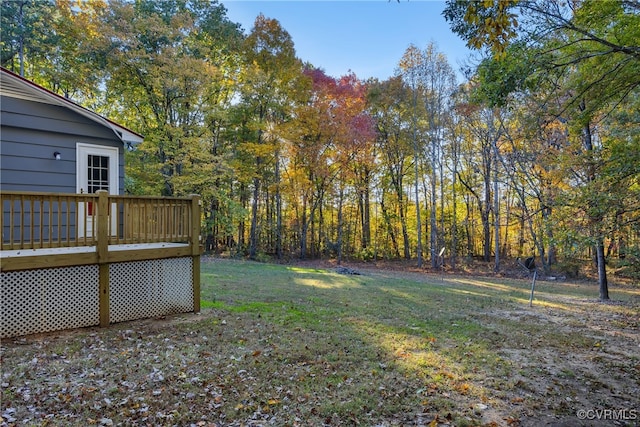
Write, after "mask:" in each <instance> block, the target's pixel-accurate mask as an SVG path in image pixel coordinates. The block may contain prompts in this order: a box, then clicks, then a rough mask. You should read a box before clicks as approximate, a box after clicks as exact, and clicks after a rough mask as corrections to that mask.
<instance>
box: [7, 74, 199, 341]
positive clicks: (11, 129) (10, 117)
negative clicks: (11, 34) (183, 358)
mask: <svg viewBox="0 0 640 427" xmlns="http://www.w3.org/2000/svg"><path fill="white" fill-rule="evenodd" d="M0 77H1V79H0V110H1V115H0V168H1V169H0V198H1V204H2V214H1V215H0V230H1V231H2V242H1V243H2V250H1V251H0V286H1V291H2V292H1V294H2V299H1V301H0V314H1V318H0V338H5V337H11V336H18V335H26V334H31V333H38V332H48V331H53V330H59V329H70V328H77V327H86V326H95V325H100V326H107V325H109V324H111V323H115V322H122V321H129V320H135V319H141V318H148V317H156V316H163V315H167V314H173V313H181V312H187V311H196V312H197V311H199V309H200V305H199V299H200V295H199V294H200V276H199V270H200V260H199V257H200V243H199V242H200V222H201V217H200V206H199V197H198V196H197V195H194V196H192V197H188V198H166V197H151V196H149V197H139V196H127V195H124V171H125V165H124V151H125V150H126V149H128V148H130V147H133V146H135V144H139V143H140V142H142V140H143V138H142V136H141V135H139V134H138V133H136V132H134V131H132V130H130V129H127V128H126V127H124V126H121V125H119V124H117V123H115V122H113V121H110V120H108V119H106V118H104V117H102V116H100V115H99V114H97V113H95V112H93V111H91V110H88V109H86V108H84V107H82V106H80V105H78V104H76V103H74V102H72V101H70V100H68V99H66V98H64V97H61V96H59V95H57V94H55V93H53V92H51V91H49V90H47V89H45V88H43V87H41V86H39V85H37V84H35V83H33V82H30V81H29V80H27V79H24V78H22V77H20V76H18V75H16V74H14V73H12V72H10V71H8V70H5V69H0Z"/></svg>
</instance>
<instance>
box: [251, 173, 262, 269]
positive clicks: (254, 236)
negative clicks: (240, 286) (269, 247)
mask: <svg viewBox="0 0 640 427" xmlns="http://www.w3.org/2000/svg"><path fill="white" fill-rule="evenodd" d="M259 197H260V179H259V178H254V179H253V201H252V202H251V229H250V230H249V258H251V259H255V258H256V255H257V252H258V199H259Z"/></svg>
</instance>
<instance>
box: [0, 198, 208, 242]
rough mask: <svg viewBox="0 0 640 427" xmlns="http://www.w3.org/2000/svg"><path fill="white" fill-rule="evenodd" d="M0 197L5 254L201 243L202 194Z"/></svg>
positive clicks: (0, 218) (0, 221)
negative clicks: (97, 246)
mask: <svg viewBox="0 0 640 427" xmlns="http://www.w3.org/2000/svg"><path fill="white" fill-rule="evenodd" d="M0 198H1V204H2V215H0V230H2V250H20V249H41V248H61V247H74V246H96V245H98V242H100V243H102V244H104V242H107V243H106V244H112V245H118V244H134V243H157V242H168V243H192V244H196V245H197V244H198V243H197V239H198V237H199V227H200V221H199V212H200V210H199V209H197V208H196V207H197V204H198V203H199V201H198V196H192V197H190V198H176V197H140V196H114V195H109V194H108V193H107V192H106V191H100V192H98V193H97V194H64V193H39V192H16V191H5V192H2V193H1V194H0ZM103 236H104V237H103Z"/></svg>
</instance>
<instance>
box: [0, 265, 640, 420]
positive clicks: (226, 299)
mask: <svg viewBox="0 0 640 427" xmlns="http://www.w3.org/2000/svg"><path fill="white" fill-rule="evenodd" d="M360 272H361V273H362V274H361V275H341V274H338V273H336V272H335V271H333V270H324V269H314V268H308V267H301V266H281V265H271V264H260V263H253V262H243V261H232V260H215V259H206V258H204V259H203V262H202V273H201V277H202V307H203V310H202V313H200V314H184V315H177V316H170V317H167V318H164V319H152V320H145V321H138V322H127V323H122V324H116V325H112V326H111V327H110V328H106V329H100V328H88V329H80V330H75V331H64V332H59V333H51V334H42V335H34V336H29V337H23V338H16V339H13V340H4V341H3V342H2V368H1V369H2V380H1V392H2V394H1V406H0V410H1V413H0V415H1V416H2V420H0V424H1V425H9V426H10V425H20V426H22V425H34V426H35V425H56V426H76V425H77V426H84V425H91V424H93V425H140V426H146V425H153V426H155V425H161V426H165V425H167V426H169V425H177V426H190V425H194V426H227V425H228V426H259V425H265V426H267V425H274V426H323V425H331V426H339V425H361V426H411V425H418V426H447V425H449V426H483V425H484V426H540V425H556V426H580V425H585V426H587V425H596V426H599V425H602V426H605V425H606V426H609V425H629V426H636V425H639V424H640V398H639V396H640V288H638V287H629V286H627V287H617V286H615V287H612V288H611V296H612V298H613V299H614V301H613V302H612V303H609V304H601V303H598V302H597V295H598V290H597V287H596V285H595V284H593V283H589V284H586V283H558V282H538V284H537V287H536V295H535V300H534V305H533V307H529V306H528V300H529V286H530V282H529V281H528V280H515V279H498V278H480V277H471V276H453V275H446V276H440V275H431V274H426V273H415V272H398V271H395V272H394V271H384V270H376V269H362V270H360ZM607 411H608V412H607ZM585 417H586V418H587V419H584V420H581V419H580V418H585ZM614 419H615V420H614Z"/></svg>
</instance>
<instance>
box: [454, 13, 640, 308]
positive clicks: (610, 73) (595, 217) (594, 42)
mask: <svg viewBox="0 0 640 427" xmlns="http://www.w3.org/2000/svg"><path fill="white" fill-rule="evenodd" d="M516 7H519V8H520V14H519V17H520V18H519V19H520V20H521V22H522V23H524V25H520V26H517V21H516V18H515V16H516V15H515V14H514V13H513V12H514V11H515V8H516ZM639 11H640V8H639V7H638V5H637V3H635V2H627V1H624V0H617V1H614V0H610V1H581V2H555V1H551V0H537V1H526V2H525V1H522V2H501V1H497V2H494V1H490V2H483V3H480V2H471V3H467V4H465V3H463V2H460V1H450V2H448V6H447V9H446V10H445V17H446V18H447V20H449V22H450V23H451V25H452V28H453V29H454V31H456V32H458V34H460V35H461V36H462V37H463V38H465V39H466V40H467V41H468V42H469V43H471V45H473V46H474V47H478V48H479V47H482V46H484V47H488V48H491V49H492V50H493V52H494V53H495V54H496V55H495V56H494V58H493V61H495V62H496V63H500V62H501V61H503V60H504V59H505V57H508V56H509V51H508V49H506V48H505V47H506V45H507V42H508V41H509V40H510V39H514V38H515V39H517V41H518V43H520V44H522V45H523V46H526V47H530V48H532V49H533V50H534V52H536V55H535V56H528V57H526V61H525V62H524V63H523V65H524V69H526V70H527V71H528V73H529V75H534V76H535V79H536V80H537V81H542V80H541V79H543V80H546V81H548V82H549V83H550V85H549V87H552V88H553V90H552V91H550V92H549V93H548V95H549V97H548V98H547V101H546V105H547V106H548V109H549V110H550V111H551V114H552V115H553V116H555V117H556V118H557V119H560V120H563V121H566V122H567V123H568V130H569V132H570V135H569V139H570V140H573V141H574V143H573V146H572V147H573V148H572V150H571V151H569V152H568V153H567V154H568V157H567V158H565V161H564V163H563V164H564V165H566V166H567V167H568V169H565V170H566V171H567V172H568V173H569V174H570V175H568V178H567V179H569V177H571V180H570V183H571V187H570V190H569V191H568V192H567V196H566V197H568V198H567V199H563V200H564V201H565V202H567V201H568V200H572V199H573V198H574V197H576V198H577V199H580V200H581V202H582V203H583V206H586V207H588V208H587V209H586V212H585V215H586V218H587V219H588V221H587V225H589V227H587V230H588V234H589V235H590V236H591V243H592V245H593V247H594V250H595V253H596V254H597V256H596V259H597V266H598V275H599V279H598V282H599V287H600V298H601V299H603V300H606V299H608V298H609V296H608V283H607V277H606V265H605V261H606V259H605V254H604V240H605V236H606V235H607V232H606V229H604V228H602V227H601V225H602V224H603V220H604V218H605V217H607V216H608V214H607V212H608V211H607V206H611V205H610V204H608V203H606V202H605V201H604V200H602V198H601V197H600V196H599V193H598V192H597V191H593V190H594V188H598V185H597V184H596V183H597V182H601V180H603V179H605V180H606V178H607V177H606V176H603V175H602V171H603V170H605V168H604V167H603V165H604V163H603V162H604V158H603V157H602V152H606V151H607V150H608V147H607V145H606V144H605V145H603V143H604V141H605V139H603V138H602V134H601V129H602V121H603V118H605V117H607V115H610V114H613V113H615V111H616V110H617V109H618V108H619V107H620V106H621V105H624V103H626V102H627V99H628V98H629V97H630V96H633V94H635V93H636V92H637V89H638V87H639V86H640V77H639V76H640V46H639V42H640V14H639V13H638V12H639ZM483 17H484V19H483ZM516 28H517V30H516ZM476 31H477V32H478V34H479V35H480V36H479V37H476V36H475V35H474V32H476ZM492 31H495V32H496V33H497V34H500V35H501V36H504V37H502V38H500V39H499V40H498V42H497V43H492V40H493V41H496V40H497V39H496V38H495V37H493V38H492V37H491V36H487V35H488V34H491V32H492ZM485 36H486V37H485ZM482 37H485V39H483V38H482ZM520 52H522V50H520ZM521 58H524V57H521ZM512 63H517V61H516V62H512ZM491 67H493V66H491ZM498 67H500V65H499V66H498ZM502 68H503V69H504V68H505V67H502ZM512 75H513V74H512ZM527 81H529V82H531V81H532V80H531V79H525V80H523V81H519V82H517V84H515V85H510V86H509V88H508V90H507V91H506V92H503V94H501V95H499V97H498V98H497V99H502V100H504V99H506V98H505V96H504V95H505V94H508V93H509V92H513V91H516V90H523V89H526V88H527V86H526V85H524V84H522V83H525V82H527ZM529 88H531V86H529ZM493 93H497V92H496V91H493ZM576 150H577V151H576ZM574 161H578V164H576V163H574ZM569 165H571V166H569ZM576 168H577V169H576ZM576 173H577V175H576ZM569 194H574V196H568V195H569ZM577 194H580V197H579V196H577ZM603 203H604V204H603ZM576 207H577V206H574V209H575V208H576Z"/></svg>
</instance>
